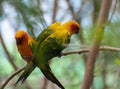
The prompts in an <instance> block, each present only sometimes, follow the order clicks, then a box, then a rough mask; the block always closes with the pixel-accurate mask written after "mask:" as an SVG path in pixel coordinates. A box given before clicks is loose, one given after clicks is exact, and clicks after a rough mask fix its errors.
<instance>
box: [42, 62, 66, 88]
mask: <svg viewBox="0 0 120 89" xmlns="http://www.w3.org/2000/svg"><path fill="white" fill-rule="evenodd" d="M44 68H45V69H43V68H41V71H42V73H43V74H44V75H45V77H46V78H47V79H48V80H50V81H51V82H53V83H55V84H57V85H58V86H59V87H60V88H61V89H65V88H64V87H63V85H62V84H61V83H60V82H59V81H58V80H57V78H56V77H55V76H54V75H53V73H52V72H51V69H50V67H49V65H48V64H47V65H45V66H44Z"/></svg>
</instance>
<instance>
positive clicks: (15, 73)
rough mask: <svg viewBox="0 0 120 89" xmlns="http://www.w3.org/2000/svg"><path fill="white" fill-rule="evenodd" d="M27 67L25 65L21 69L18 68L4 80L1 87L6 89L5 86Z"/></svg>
mask: <svg viewBox="0 0 120 89" xmlns="http://www.w3.org/2000/svg"><path fill="white" fill-rule="evenodd" d="M24 69H25V67H22V68H20V69H17V70H16V71H15V72H14V73H13V74H12V75H11V76H10V77H8V79H7V80H6V81H5V82H4V84H3V85H2V87H1V89H4V88H5V86H6V85H7V84H8V82H9V81H10V80H11V79H12V78H13V77H14V76H16V75H17V74H18V73H20V72H21V71H23V70H24Z"/></svg>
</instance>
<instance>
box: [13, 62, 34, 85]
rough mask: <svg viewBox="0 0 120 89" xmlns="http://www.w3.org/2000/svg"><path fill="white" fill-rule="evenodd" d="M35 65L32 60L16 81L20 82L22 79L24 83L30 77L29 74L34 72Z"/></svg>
mask: <svg viewBox="0 0 120 89" xmlns="http://www.w3.org/2000/svg"><path fill="white" fill-rule="evenodd" d="M35 67H36V66H35V65H34V64H33V63H32V62H30V63H29V64H27V66H26V67H25V70H24V72H23V73H22V74H21V76H20V77H19V78H18V80H17V82H16V83H15V85H16V84H18V83H19V82H20V81H22V83H23V82H24V81H25V80H26V79H27V78H28V76H29V75H30V74H31V73H32V71H33V70H34V69H35Z"/></svg>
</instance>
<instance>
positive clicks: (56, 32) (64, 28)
mask: <svg viewBox="0 0 120 89" xmlns="http://www.w3.org/2000/svg"><path fill="white" fill-rule="evenodd" d="M79 29H80V25H79V24H78V23H77V22H75V21H68V22H66V23H64V24H61V23H60V22H56V24H52V25H50V26H48V27H47V28H46V29H45V30H43V32H42V33H41V34H40V35H38V37H37V38H36V42H32V45H31V44H30V48H31V51H32V52H33V59H32V61H31V62H30V63H28V65H27V66H26V70H25V71H24V72H23V74H22V75H21V76H20V78H19V79H18V81H17V83H18V82H19V81H21V80H22V81H24V80H25V79H26V78H27V77H28V76H29V74H30V73H31V72H30V73H28V72H27V70H31V69H30V68H31V66H37V67H38V68H39V69H40V70H41V72H42V73H43V74H44V75H45V77H46V78H47V79H48V80H50V81H51V82H53V83H55V84H57V85H58V86H59V87H60V88H61V89H65V88H64V87H63V86H62V84H61V83H60V82H59V81H58V80H57V78H56V77H55V76H54V75H53V73H52V71H51V68H50V66H49V61H50V60H51V59H52V58H53V57H57V56H61V52H62V50H64V49H65V48H66V46H64V44H69V43H70V38H71V36H72V35H73V34H74V33H78V32H79ZM28 43H29V42H28ZM35 43H37V44H35ZM32 46H34V47H32ZM33 48H34V49H33Z"/></svg>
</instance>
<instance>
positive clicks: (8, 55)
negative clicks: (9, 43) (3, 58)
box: [0, 34, 18, 70]
mask: <svg viewBox="0 0 120 89" xmlns="http://www.w3.org/2000/svg"><path fill="white" fill-rule="evenodd" d="M0 40H1V44H2V46H3V49H4V51H5V53H6V55H7V58H8V60H9V62H10V63H11V65H12V67H13V68H14V70H17V69H18V67H17V66H16V65H15V63H14V58H13V56H12V55H11V54H10V53H9V52H8V50H7V47H6V46H5V43H4V40H3V38H2V36H1V34H0Z"/></svg>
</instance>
